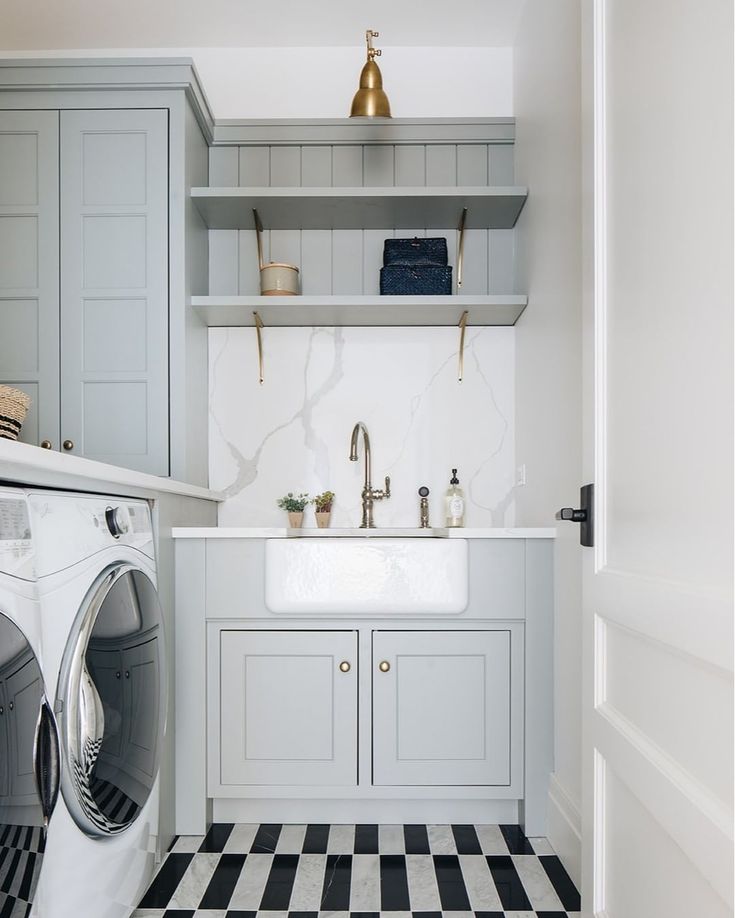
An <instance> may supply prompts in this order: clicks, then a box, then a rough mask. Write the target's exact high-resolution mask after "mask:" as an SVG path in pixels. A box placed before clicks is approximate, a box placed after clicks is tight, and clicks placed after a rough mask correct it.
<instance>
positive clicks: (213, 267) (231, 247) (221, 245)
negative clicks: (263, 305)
mask: <svg viewBox="0 0 735 918" xmlns="http://www.w3.org/2000/svg"><path fill="white" fill-rule="evenodd" d="M239 237H240V232H239V231H238V230H214V229H211V230H210V231H209V294H210V296H234V295H235V294H236V293H238V290H239V288H238V241H239ZM239 292H241V293H244V292H245V291H239Z"/></svg>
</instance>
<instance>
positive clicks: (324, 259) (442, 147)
mask: <svg viewBox="0 0 735 918" xmlns="http://www.w3.org/2000/svg"><path fill="white" fill-rule="evenodd" d="M513 181H514V169H513V145H512V144H460V145H455V144H427V145H424V144H405V145H398V146H395V147H394V146H392V145H389V144H375V145H364V146H362V145H351V146H350V145H346V146H343V145H339V146H327V145H321V146H286V147H268V146H256V147H239V148H238V147H215V148H212V149H211V150H210V184H211V185H219V186H221V187H228V186H232V185H235V184H239V185H240V186H249V187H258V186H263V187H269V186H271V187H273V186H281V187H284V186H288V187H329V186H330V185H331V186H333V187H358V188H359V187H363V186H364V187H390V186H391V185H396V186H403V187H407V186H409V187H410V186H413V187H417V186H423V185H428V186H434V187H436V186H453V185H487V184H491V185H510V184H513ZM457 218H458V220H459V214H457ZM426 235H427V231H426V230H425V229H424V228H423V227H409V228H401V229H395V230H394V229H392V228H389V229H385V230H365V231H359V230H337V231H334V232H332V231H330V230H305V231H303V232H301V231H298V230H281V231H273V232H270V231H269V230H268V229H267V228H266V231H265V233H264V240H263V242H264V254H265V258H266V261H270V260H273V261H284V262H288V263H292V264H296V265H298V266H299V267H300V268H301V287H302V292H303V293H304V294H309V295H318V294H320V293H322V294H324V295H325V296H327V295H329V294H331V293H336V294H340V293H350V294H359V293H365V294H377V293H378V291H379V274H380V267H381V265H382V261H383V243H384V240H385V239H386V238H388V237H393V236H401V237H410V236H426ZM428 235H432V236H444V237H445V238H446V240H447V249H448V256H449V264H450V265H453V266H454V269H455V283H456V264H457V232H456V227H454V226H452V227H448V228H447V229H437V230H430V231H429V233H428ZM514 244H515V236H514V232H513V231H512V230H493V231H485V230H471V231H468V232H467V234H466V236H465V271H464V285H463V290H462V292H463V293H467V294H477V293H487V292H491V293H502V292H508V291H512V290H513V289H514V257H513V256H514ZM259 282H260V281H259V274H258V266H257V255H256V246H255V234H254V232H253V231H251V230H241V231H239V232H238V231H234V230H220V231H217V230H211V231H210V291H211V293H213V294H217V293H219V294H223V295H224V294H228V293H236V292H239V293H242V294H255V293H257V292H258V291H259Z"/></svg>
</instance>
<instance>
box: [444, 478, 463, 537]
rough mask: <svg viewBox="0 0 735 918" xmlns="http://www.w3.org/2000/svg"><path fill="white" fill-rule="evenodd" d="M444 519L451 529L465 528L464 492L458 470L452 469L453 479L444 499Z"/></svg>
mask: <svg viewBox="0 0 735 918" xmlns="http://www.w3.org/2000/svg"><path fill="white" fill-rule="evenodd" d="M444 517H445V522H446V526H447V527H448V528H450V529H455V528H458V527H460V526H464V491H463V490H462V488H460V486H459V478H457V470H456V469H452V477H451V478H450V480H449V487H448V488H447V493H446V495H445V497H444Z"/></svg>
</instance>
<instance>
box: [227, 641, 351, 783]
mask: <svg viewBox="0 0 735 918" xmlns="http://www.w3.org/2000/svg"><path fill="white" fill-rule="evenodd" d="M220 640H221V645H220V646H221V683H220V689H221V697H220V706H221V707H220V710H221V716H220V738H219V741H220V744H221V782H222V784H271V785H273V784H275V785H278V784H292V785H345V786H354V785H355V784H356V783H357V636H356V635H355V633H354V632H347V631H346V632H323V631H318V632H263V631H223V632H221V635H220ZM343 660H347V661H348V662H349V663H350V665H351V668H350V671H349V672H347V673H343V672H341V671H340V669H339V665H340V663H341V662H342V661H343Z"/></svg>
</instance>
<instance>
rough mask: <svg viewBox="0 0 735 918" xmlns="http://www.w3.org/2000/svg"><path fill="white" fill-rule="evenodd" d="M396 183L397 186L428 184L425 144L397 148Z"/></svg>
mask: <svg viewBox="0 0 735 918" xmlns="http://www.w3.org/2000/svg"><path fill="white" fill-rule="evenodd" d="M395 184H396V186H397V187H406V186H413V187H420V186H422V185H425V184H426V147H425V146H424V145H423V144H406V145H405V146H402V145H400V146H397V147H396V148H395Z"/></svg>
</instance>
